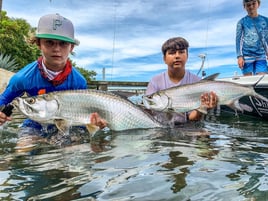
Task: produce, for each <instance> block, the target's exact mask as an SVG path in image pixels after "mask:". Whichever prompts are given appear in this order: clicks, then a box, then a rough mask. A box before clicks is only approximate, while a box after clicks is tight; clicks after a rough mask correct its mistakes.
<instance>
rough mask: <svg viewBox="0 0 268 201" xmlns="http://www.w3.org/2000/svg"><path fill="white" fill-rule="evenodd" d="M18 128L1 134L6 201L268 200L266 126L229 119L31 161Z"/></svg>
mask: <svg viewBox="0 0 268 201" xmlns="http://www.w3.org/2000/svg"><path fill="white" fill-rule="evenodd" d="M11 126H12V125H10V126H9V127H4V128H3V127H2V128H0V156H1V157H0V198H1V200H98V201H103V200H109V201H126V200H135V201H147V200H159V201H160V200H161V201H163V200H170V201H171V200H174V201H178V200H179V201H180V200H183V201H186V200H187V201H188V200H191V201H194V200H196V201H197V200H198V201H199V200H200V201H201V200H202V201H203V200H207V201H213V200H215V201H221V200H222V201H225V200H228V201H232V200H233V201H239V200H243V201H244V200H245V201H251V200H260V201H262V200H268V122H265V121H259V120H254V119H250V118H241V117H240V118H236V117H234V116H232V115H225V114H222V115H221V117H217V118H212V119H207V120H206V121H205V122H204V124H201V125H198V126H197V125H186V128H177V129H172V130H167V129H157V130H154V129H150V130H133V131H125V132H107V133H105V132H101V133H99V134H98V135H96V136H95V137H94V138H93V139H91V141H85V142H84V143H80V144H76V145H73V146H66V147H54V146H52V145H47V144H44V143H40V144H39V146H37V147H36V148H35V149H34V151H31V152H25V153H18V152H16V150H15V149H14V148H15V146H16V142H17V134H16V128H11ZM201 128H204V129H205V130H206V131H207V132H206V131H204V130H203V129H201ZM208 132H209V133H210V135H209V136H207V135H206V134H208Z"/></svg>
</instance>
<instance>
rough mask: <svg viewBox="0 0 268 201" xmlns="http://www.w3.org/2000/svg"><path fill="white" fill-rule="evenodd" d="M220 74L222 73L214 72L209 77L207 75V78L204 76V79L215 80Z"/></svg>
mask: <svg viewBox="0 0 268 201" xmlns="http://www.w3.org/2000/svg"><path fill="white" fill-rule="evenodd" d="M219 74H220V73H214V74H212V75H209V76H207V77H205V78H203V79H202V80H210V81H211V80H212V81H213V80H215V79H216V78H217V77H218V76H219Z"/></svg>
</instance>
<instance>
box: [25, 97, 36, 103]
mask: <svg viewBox="0 0 268 201" xmlns="http://www.w3.org/2000/svg"><path fill="white" fill-rule="evenodd" d="M27 102H28V103H30V104H34V103H35V99H34V98H30V99H29V100H28V101H27Z"/></svg>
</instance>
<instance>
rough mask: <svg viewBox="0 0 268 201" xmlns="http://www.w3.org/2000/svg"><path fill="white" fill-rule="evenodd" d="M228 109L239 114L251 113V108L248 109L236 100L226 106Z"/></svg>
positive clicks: (247, 106)
mask: <svg viewBox="0 0 268 201" xmlns="http://www.w3.org/2000/svg"><path fill="white" fill-rule="evenodd" d="M228 107H230V108H232V109H233V110H235V111H237V110H238V111H240V112H244V111H247V112H252V111H253V108H252V107H250V106H249V105H247V104H243V103H240V102H239V101H238V100H236V101H234V102H233V103H232V104H230V105H228Z"/></svg>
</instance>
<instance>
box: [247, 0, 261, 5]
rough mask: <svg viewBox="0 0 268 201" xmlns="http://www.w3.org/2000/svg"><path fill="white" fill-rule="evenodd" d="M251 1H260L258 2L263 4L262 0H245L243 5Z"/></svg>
mask: <svg viewBox="0 0 268 201" xmlns="http://www.w3.org/2000/svg"><path fill="white" fill-rule="evenodd" d="M251 1H258V3H259V4H261V0H243V5H245V3H248V2H251Z"/></svg>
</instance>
